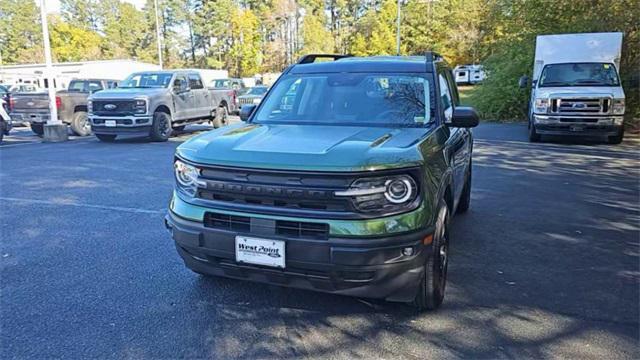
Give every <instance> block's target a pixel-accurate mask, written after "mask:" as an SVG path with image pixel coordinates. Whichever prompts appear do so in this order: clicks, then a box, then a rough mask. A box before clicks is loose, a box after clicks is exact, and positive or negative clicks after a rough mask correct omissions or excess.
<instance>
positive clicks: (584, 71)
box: [540, 63, 620, 87]
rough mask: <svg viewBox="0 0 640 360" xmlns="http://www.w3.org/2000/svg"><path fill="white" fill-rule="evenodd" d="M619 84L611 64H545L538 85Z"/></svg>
mask: <svg viewBox="0 0 640 360" xmlns="http://www.w3.org/2000/svg"><path fill="white" fill-rule="evenodd" d="M619 85H620V81H619V80H618V74H617V72H616V69H615V67H614V66H613V65H612V64H603V63H576V64H552V65H547V66H545V67H544V70H542V75H541V76H540V87H550V86H619Z"/></svg>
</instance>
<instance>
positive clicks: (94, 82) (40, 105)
mask: <svg viewBox="0 0 640 360" xmlns="http://www.w3.org/2000/svg"><path fill="white" fill-rule="evenodd" d="M117 85H118V82H117V81H116V80H110V79H75V80H71V82H70V83H69V87H68V89H67V90H62V91H57V92H56V107H57V111H58V119H60V120H61V121H62V122H63V123H65V124H69V126H70V127H71V130H73V132H74V133H75V134H76V135H79V136H87V135H89V134H91V125H90V124H89V121H88V116H87V99H88V97H89V96H90V95H91V94H92V93H94V92H96V91H100V90H103V89H112V88H115V87H117ZM10 110H11V114H10V115H11V118H12V119H13V121H15V122H21V123H28V124H29V125H30V126H31V130H33V132H34V133H36V134H38V135H42V134H43V133H44V124H45V123H46V122H47V121H49V118H50V117H51V115H50V110H49V94H48V93H47V92H17V93H12V94H11V98H10Z"/></svg>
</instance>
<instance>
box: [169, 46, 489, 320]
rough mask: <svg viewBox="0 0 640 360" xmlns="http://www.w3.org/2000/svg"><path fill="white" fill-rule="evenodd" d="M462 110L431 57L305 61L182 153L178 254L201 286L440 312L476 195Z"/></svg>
mask: <svg viewBox="0 0 640 360" xmlns="http://www.w3.org/2000/svg"><path fill="white" fill-rule="evenodd" d="M319 59H323V60H333V61H317V60H319ZM458 104H459V100H458V92H457V89H456V85H455V82H454V80H453V76H452V73H451V70H450V69H449V67H448V66H447V65H446V63H445V62H444V61H443V60H442V58H441V57H440V56H439V55H437V54H434V53H431V52H429V53H427V54H426V56H416V57H367V58H357V57H351V56H344V55H307V56H304V57H302V58H301V59H300V60H299V61H298V63H296V64H294V65H292V66H290V67H289V68H287V69H286V70H285V71H284V72H283V74H282V76H280V78H279V79H278V80H277V82H276V83H275V84H274V85H273V86H272V87H271V88H270V89H269V92H268V93H267V95H266V96H265V97H264V99H263V100H262V102H261V103H260V104H258V105H253V104H250V105H245V106H243V107H242V109H241V113H240V117H241V119H242V120H243V123H240V124H235V125H232V126H228V127H225V128H221V129H217V130H214V131H211V132H208V133H204V134H201V135H198V136H196V137H194V138H192V139H190V140H189V141H187V142H185V143H184V144H182V145H180V146H179V147H178V149H177V150H176V155H175V162H174V168H175V178H176V185H175V190H174V193H173V197H172V199H171V203H170V205H169V212H168V214H167V216H166V218H165V224H166V227H167V228H168V230H169V231H170V232H171V234H172V236H173V239H174V240H175V243H176V247H177V250H178V253H179V254H180V256H181V257H182V258H183V259H184V262H185V264H186V266H187V267H189V268H190V269H191V270H193V271H195V272H197V273H200V274H204V275H217V276H224V277H230V278H235V279H243V280H252V281H259V282H265V283H270V284H276V285H283V286H291V287H297V288H302V289H309V290H317V291H325V292H330V293H335V294H343V295H351V296H358V297H371V298H381V299H386V300H389V301H402V302H413V303H414V304H415V305H416V306H417V307H418V308H419V309H435V308H437V307H438V306H439V305H440V304H441V303H442V300H443V298H444V290H445V284H446V278H447V264H448V253H449V244H450V241H451V239H450V234H449V223H450V218H451V216H452V215H453V214H454V213H456V212H458V213H460V212H464V211H466V210H467V209H468V208H469V201H470V193H471V169H472V167H471V152H472V148H473V137H472V134H471V131H470V130H469V128H470V127H474V126H476V125H477V124H478V116H477V114H476V112H475V111H474V110H473V109H472V108H468V107H461V106H458Z"/></svg>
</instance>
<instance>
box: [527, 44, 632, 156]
mask: <svg viewBox="0 0 640 360" xmlns="http://www.w3.org/2000/svg"><path fill="white" fill-rule="evenodd" d="M621 49H622V33H588V34H562V35H541V36H538V37H537V39H536V53H535V63H534V67H533V78H532V81H531V87H532V88H531V98H530V101H529V140H530V141H532V142H537V141H540V140H541V136H542V135H571V136H600V137H606V138H607V140H608V142H609V143H611V144H619V143H620V142H621V141H622V137H623V136H624V127H623V118H624V111H625V104H624V99H625V96H624V91H623V90H622V85H621V84H620V76H619V70H620V69H619V66H620V53H621ZM527 84H528V78H527V77H526V76H523V77H521V78H520V87H523V88H524V87H526V86H527Z"/></svg>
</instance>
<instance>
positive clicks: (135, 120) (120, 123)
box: [89, 115, 153, 136]
mask: <svg viewBox="0 0 640 360" xmlns="http://www.w3.org/2000/svg"><path fill="white" fill-rule="evenodd" d="M89 120H90V121H91V130H92V131H93V133H94V134H100V135H136V136H137V135H140V136H146V135H149V132H150V130H151V123H152V121H153V118H152V116H118V117H115V116H113V117H110V116H95V115H92V116H90V117H89ZM107 121H115V123H116V126H106V125H105V124H106V122H107Z"/></svg>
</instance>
